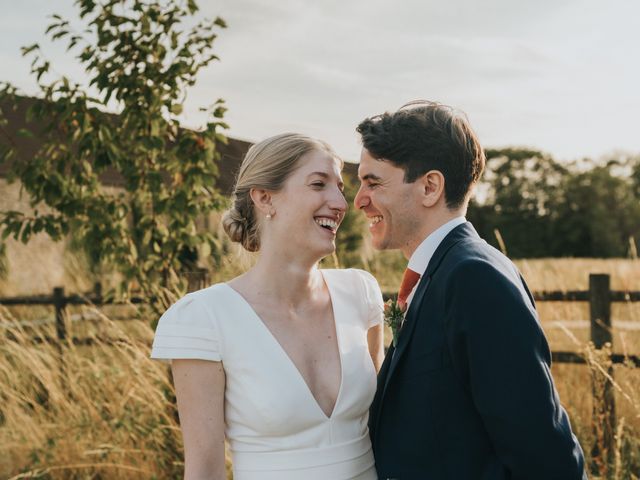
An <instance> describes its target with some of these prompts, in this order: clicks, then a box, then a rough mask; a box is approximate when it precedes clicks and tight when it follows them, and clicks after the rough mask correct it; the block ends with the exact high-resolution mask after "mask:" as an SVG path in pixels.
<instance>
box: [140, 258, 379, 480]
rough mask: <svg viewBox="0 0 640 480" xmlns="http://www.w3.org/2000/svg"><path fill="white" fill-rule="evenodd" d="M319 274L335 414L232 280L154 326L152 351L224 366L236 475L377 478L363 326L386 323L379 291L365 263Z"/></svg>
mask: <svg viewBox="0 0 640 480" xmlns="http://www.w3.org/2000/svg"><path fill="white" fill-rule="evenodd" d="M321 272H322V275H323V276H324V279H325V282H326V284H327V287H328V289H329V293H330V296H331V302H332V305H333V313H334V319H335V324H336V333H337V340H338V349H339V353H340V363H341V368H342V380H341V384H340V390H339V393H338V397H337V400H336V404H335V407H334V409H333V412H332V413H331V416H330V417H327V415H326V414H325V413H324V412H323V410H322V409H321V408H320V406H319V405H318V402H317V401H316V399H315V398H314V396H313V395H312V393H311V391H310V390H309V388H308V386H307V384H306V382H305V381H304V379H303V377H302V375H301V374H300V372H299V371H298V369H297V368H296V366H295V365H294V363H293V362H292V361H291V359H290V358H289V356H288V355H287V353H286V352H285V351H284V349H283V348H282V347H281V346H280V344H279V343H278V341H277V340H276V338H275V337H274V336H273V335H272V334H271V332H270V331H269V330H268V328H267V327H266V325H265V324H264V323H263V322H262V320H261V319H260V318H259V317H258V315H257V314H256V313H255V311H254V310H253V308H252V307H251V306H250V305H249V304H248V303H247V301H246V300H244V298H243V297H242V296H241V295H240V294H239V293H237V292H236V291H235V290H233V289H232V288H231V287H230V286H229V285H227V284H225V283H220V284H216V285H213V286H211V287H209V288H206V289H204V290H200V291H197V292H194V293H190V294H188V295H186V296H185V297H183V298H182V299H180V300H179V301H178V302H176V303H175V304H174V305H173V306H171V308H169V309H168V310H167V311H166V313H165V314H164V315H163V316H162V318H161V319H160V322H159V323H158V328H157V330H156V335H155V339H154V342H153V349H152V352H151V356H152V358H158V359H179V358H192V359H202V360H211V361H221V362H222V364H223V367H224V371H225V375H226V389H225V435H226V438H227V440H228V442H229V446H230V449H231V456H232V462H233V473H234V480H272V479H273V480H275V479H278V480H294V479H295V480H300V479H303V480H347V479H350V480H356V479H357V480H375V479H376V478H377V476H376V472H375V466H374V460H373V453H372V451H371V442H370V440H369V431H368V428H367V420H368V411H369V405H370V404H371V401H372V399H373V396H374V393H375V389H376V372H375V369H374V366H373V362H372V360H371V356H370V354H369V349H368V346H367V330H368V329H369V328H370V327H372V326H373V325H376V324H378V323H380V322H381V321H382V315H383V313H382V307H383V305H382V295H381V293H380V288H379V287H378V284H377V282H376V281H375V279H374V278H373V277H372V276H371V275H370V274H369V273H367V272H364V271H362V270H354V269H348V270H321Z"/></svg>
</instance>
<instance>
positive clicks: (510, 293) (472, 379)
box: [446, 259, 586, 480]
mask: <svg viewBox="0 0 640 480" xmlns="http://www.w3.org/2000/svg"><path fill="white" fill-rule="evenodd" d="M446 296H447V306H446V308H447V311H448V315H447V327H446V328H447V341H448V343H449V351H450V354H451V360H452V364H453V368H454V371H455V372H456V374H457V375H458V376H459V377H460V380H461V381H462V383H463V385H465V387H466V388H468V390H469V393H470V395H471V397H472V399H473V402H474V404H475V406H476V408H477V410H478V412H479V413H480V416H481V418H482V420H483V423H484V425H485V428H486V430H487V432H488V433H489V436H490V438H491V439H492V443H493V448H494V449H495V451H496V454H497V455H498V457H499V458H500V460H501V461H502V463H503V464H504V465H505V466H506V468H507V469H509V470H510V471H511V473H512V478H513V479H531V480H534V479H535V480H539V479H541V478H544V479H547V480H552V479H558V480H560V479H562V480H581V479H586V475H585V473H584V457H583V453H582V449H581V448H580V445H579V443H578V441H577V439H576V437H575V436H574V435H573V433H572V431H571V426H570V423H569V418H568V415H567V413H566V411H565V410H564V408H563V407H562V406H561V405H560V399H559V397H558V393H557V391H556V389H555V386H554V383H553V379H552V377H551V371H550V364H551V354H550V351H549V347H548V344H547V341H546V339H545V337H544V333H543V331H542V328H541V326H540V323H539V321H538V318H537V314H536V311H535V307H534V305H533V302H532V300H531V299H530V297H529V296H528V292H527V290H526V287H525V285H524V284H523V283H522V281H521V279H520V278H519V276H518V274H517V273H516V271H515V269H513V270H511V269H508V268H506V265H501V266H495V265H494V264H493V263H489V262H487V261H485V260H477V259H474V260H466V261H464V262H462V263H460V264H459V265H457V266H456V267H455V268H454V269H453V271H452V272H451V273H450V275H449V283H448V285H447V295H446Z"/></svg>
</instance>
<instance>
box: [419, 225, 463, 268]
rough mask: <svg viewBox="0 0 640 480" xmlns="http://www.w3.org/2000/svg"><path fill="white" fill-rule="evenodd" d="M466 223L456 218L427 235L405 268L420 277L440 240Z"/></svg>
mask: <svg viewBox="0 0 640 480" xmlns="http://www.w3.org/2000/svg"><path fill="white" fill-rule="evenodd" d="M466 221H467V219H466V218H465V217H463V216H460V217H456V218H454V219H453V220H449V221H448V222H447V223H445V224H444V225H441V226H440V227H438V228H437V229H436V230H435V231H433V232H431V233H430V234H429V235H427V238H425V239H424V240H423V241H422V243H421V244H420V245H418V248H416V250H415V251H414V252H413V254H412V255H411V258H410V259H409V264H408V265H407V268H410V269H411V270H413V271H414V272H418V273H419V274H421V275H422V274H424V272H425V271H426V270H427V266H428V265H429V261H430V260H431V257H433V254H434V253H435V251H436V249H437V248H438V245H440V243H441V242H442V240H444V237H446V236H447V235H448V234H449V232H450V231H451V230H453V229H454V228H456V227H457V226H458V225H462V224H463V223H465V222H466Z"/></svg>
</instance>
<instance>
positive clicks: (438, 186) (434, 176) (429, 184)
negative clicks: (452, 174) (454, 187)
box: [418, 170, 444, 207]
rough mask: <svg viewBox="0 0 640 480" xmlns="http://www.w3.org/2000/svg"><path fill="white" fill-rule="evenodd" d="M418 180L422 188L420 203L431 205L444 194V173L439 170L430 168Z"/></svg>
mask: <svg viewBox="0 0 640 480" xmlns="http://www.w3.org/2000/svg"><path fill="white" fill-rule="evenodd" d="M418 182H420V188H421V189H422V205H424V206H425V207H433V206H434V205H435V204H437V203H438V201H439V200H440V198H441V197H443V195H444V175H442V172H441V171H439V170H430V171H428V172H427V173H425V174H424V175H423V176H422V177H421V178H419V179H418Z"/></svg>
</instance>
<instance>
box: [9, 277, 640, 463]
mask: <svg viewBox="0 0 640 480" xmlns="http://www.w3.org/2000/svg"><path fill="white" fill-rule="evenodd" d="M196 277H197V276H196ZM205 282H206V278H204V279H203V278H196V280H195V283H194V284H193V285H190V287H192V288H193V287H196V288H197V287H198V284H202V283H205ZM191 283H192V282H191V281H190V284H191ZM610 285H611V278H610V276H609V275H606V274H590V275H589V290H586V291H549V292H547V291H542V292H534V293H533V296H534V298H535V300H536V301H537V302H589V307H590V338H591V341H592V342H593V345H594V346H595V348H597V349H602V348H604V347H605V346H606V345H607V344H608V345H610V346H611V348H612V347H613V336H612V324H611V304H612V303H613V302H639V301H640V291H615V290H611V287H610ZM199 286H202V285H199ZM140 303H144V299H142V298H139V297H133V298H131V299H130V300H129V302H128V303H127V304H140ZM0 304H2V305H6V306H13V305H52V306H53V307H54V309H55V326H56V338H38V339H34V341H36V342H38V343H40V342H45V341H46V342H51V343H58V344H59V343H61V342H65V341H71V342H72V343H74V344H76V345H91V344H92V343H93V339H91V338H76V337H71V338H68V332H67V328H66V323H65V320H64V316H65V309H66V307H67V306H68V305H95V306H102V305H125V304H124V303H118V302H114V301H112V300H105V299H104V298H103V296H102V287H101V285H100V284H99V283H96V284H95V287H94V290H93V292H91V293H89V294H87V295H70V296H66V295H65V291H64V288H63V287H56V288H54V289H53V294H52V295H36V296H23V297H13V298H0ZM639 353H640V352H639ZM552 358H553V361H554V362H557V363H576V364H586V363H589V360H588V359H586V358H585V357H584V356H583V354H580V353H577V352H569V351H553V352H552ZM609 358H610V360H611V364H612V365H610V366H607V367H606V370H605V371H602V369H600V370H598V369H597V368H596V369H594V368H592V372H593V375H592V379H593V382H592V387H593V394H594V398H596V399H600V400H601V401H600V402H594V410H593V417H592V422H593V429H594V437H595V439H596V441H595V443H594V446H593V448H592V454H593V457H594V458H596V457H599V456H600V455H601V454H603V453H604V454H605V455H606V456H607V457H610V458H609V460H612V458H613V454H614V448H613V446H614V444H615V431H616V408H615V400H614V390H613V384H612V380H613V378H614V371H613V364H620V363H626V364H627V365H630V366H634V367H636V368H640V355H626V356H625V355H621V354H615V353H614V354H611V355H610V356H609ZM607 377H608V378H607Z"/></svg>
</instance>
